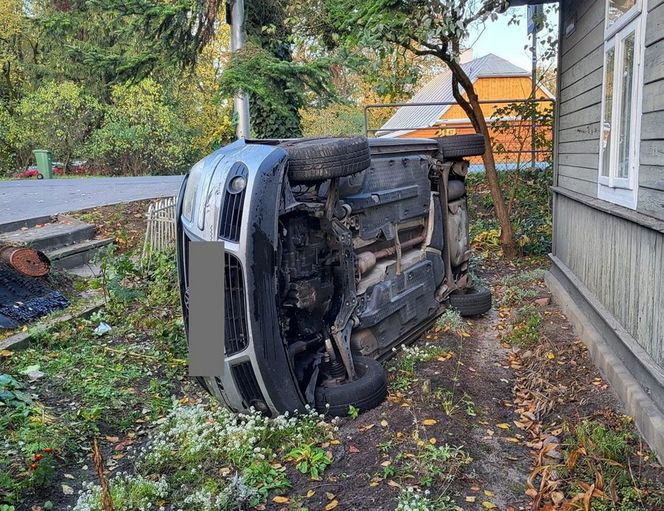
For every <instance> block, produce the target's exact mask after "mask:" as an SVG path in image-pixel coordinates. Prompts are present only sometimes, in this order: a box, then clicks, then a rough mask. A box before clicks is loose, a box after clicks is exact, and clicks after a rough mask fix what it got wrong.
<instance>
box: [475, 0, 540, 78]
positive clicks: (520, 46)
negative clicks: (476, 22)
mask: <svg viewBox="0 0 664 511" xmlns="http://www.w3.org/2000/svg"><path fill="white" fill-rule="evenodd" d="M515 14H516V15H517V16H518V17H519V19H520V22H519V24H518V25H508V23H509V21H510V20H511V19H512V17H513V16H514V15H515ZM482 28H483V30H482ZM468 42H469V43H470V44H472V49H473V58H478V57H483V56H484V55H487V54H489V53H493V54H495V55H498V56H499V57H502V58H504V59H506V60H509V61H510V62H512V63H513V64H516V65H517V66H519V67H522V68H524V69H526V70H530V68H531V58H532V57H531V54H530V51H528V50H524V46H526V45H528V44H529V42H530V36H529V35H528V33H527V26H526V7H512V8H510V9H508V11H507V12H506V13H505V14H501V15H499V17H498V20H497V21H493V22H492V21H488V22H487V23H486V24H485V25H484V27H474V30H473V31H472V32H471V37H470V38H469V41H468Z"/></svg>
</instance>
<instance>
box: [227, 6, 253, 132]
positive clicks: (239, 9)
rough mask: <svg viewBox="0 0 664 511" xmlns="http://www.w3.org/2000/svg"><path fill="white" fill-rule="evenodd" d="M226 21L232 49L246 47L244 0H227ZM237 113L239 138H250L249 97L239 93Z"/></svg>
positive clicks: (236, 100) (234, 50) (237, 96)
mask: <svg viewBox="0 0 664 511" xmlns="http://www.w3.org/2000/svg"><path fill="white" fill-rule="evenodd" d="M226 21H227V23H229V24H230V26H231V51H232V52H233V53H236V52H237V51H239V50H240V49H242V48H243V47H244V0H227V2H226ZM234 106H235V113H236V114H237V138H249V135H250V130H251V127H250V124H249V98H248V97H247V95H246V94H237V95H236V96H235V98H234Z"/></svg>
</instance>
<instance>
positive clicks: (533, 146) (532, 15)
mask: <svg viewBox="0 0 664 511" xmlns="http://www.w3.org/2000/svg"><path fill="white" fill-rule="evenodd" d="M543 16H544V7H542V6H541V5H529V6H528V33H529V34H530V35H532V38H533V39H532V45H533V49H532V71H531V80H532V89H531V91H530V100H531V101H532V105H531V107H532V109H533V110H532V112H533V114H532V118H531V120H530V152H531V154H530V159H531V164H532V167H533V169H534V168H535V165H537V110H536V108H537V106H536V103H535V100H536V99H537V32H539V29H540V26H541V24H542V17H543Z"/></svg>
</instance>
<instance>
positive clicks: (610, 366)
mask: <svg viewBox="0 0 664 511" xmlns="http://www.w3.org/2000/svg"><path fill="white" fill-rule="evenodd" d="M545 281H546V284H547V286H548V287H549V289H550V290H551V293H552V294H553V297H554V299H555V301H556V302H557V303H558V305H559V306H560V307H561V308H562V309H563V312H564V313H565V314H566V316H567V319H568V320H569V321H570V323H571V324H572V326H573V327H574V331H575V332H576V334H577V335H578V336H579V338H580V339H581V340H582V341H583V343H584V344H585V345H586V346H587V347H588V350H589V352H590V356H591V358H592V360H593V362H594V363H595V365H596V366H597V367H598V368H599V370H600V372H601V373H602V375H603V376H604V378H605V379H606V380H607V381H608V382H609V384H610V385H611V387H612V389H613V390H614V391H615V392H616V394H617V395H618V397H619V398H620V400H621V401H622V403H623V405H624V407H625V412H626V413H627V414H628V415H630V416H632V417H633V418H634V423H635V424H636V427H637V428H638V430H639V432H640V433H641V435H642V436H643V438H644V439H645V440H646V442H647V443H648V445H649V446H650V447H651V448H652V450H653V451H654V452H655V454H656V455H657V457H658V459H659V461H660V463H664V414H663V413H662V412H661V411H660V410H659V408H658V407H657V406H656V405H655V402H654V401H653V400H652V398H650V396H648V394H647V393H646V392H645V391H644V390H643V387H641V385H640V384H639V382H638V381H637V380H636V378H635V377H634V376H633V375H632V373H631V372H630V371H629V370H628V369H627V367H626V366H625V364H623V362H622V361H621V360H620V359H619V358H618V357H617V356H616V354H615V353H614V352H613V350H612V349H611V347H610V346H609V344H608V343H607V342H606V341H605V340H604V339H603V338H602V336H601V335H600V333H599V331H598V330H597V328H595V326H594V325H593V324H592V323H591V321H590V320H589V319H588V317H587V316H586V315H585V314H584V313H583V311H582V310H581V308H580V307H579V305H578V304H577V303H576V302H575V301H574V299H573V298H572V296H571V295H570V294H569V292H568V291H567V290H566V289H565V287H564V285H563V283H561V282H560V281H559V280H558V278H557V277H556V276H555V275H554V274H552V273H551V272H548V273H547V274H546V276H545Z"/></svg>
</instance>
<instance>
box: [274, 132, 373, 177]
mask: <svg viewBox="0 0 664 511" xmlns="http://www.w3.org/2000/svg"><path fill="white" fill-rule="evenodd" d="M280 145H281V147H282V148H284V149H285V150H286V152H287V153H288V177H289V178H290V181H291V182H292V183H315V182H320V181H325V180H327V179H331V178H334V177H344V176H350V175H351V174H356V173H358V172H361V171H363V170H365V169H367V168H369V167H370V166H371V151H370V149H369V142H367V139H366V137H350V138H304V139H298V140H293V141H288V142H283V143H282V144H280Z"/></svg>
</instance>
